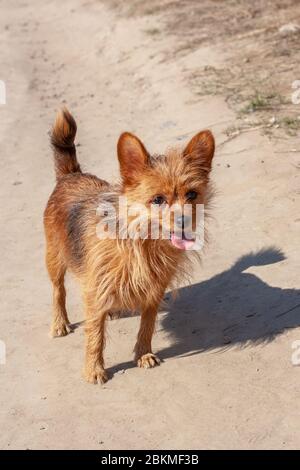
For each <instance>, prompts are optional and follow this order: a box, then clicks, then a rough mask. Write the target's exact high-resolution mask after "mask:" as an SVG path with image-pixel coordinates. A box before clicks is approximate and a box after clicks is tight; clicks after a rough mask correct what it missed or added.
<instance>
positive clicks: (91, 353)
mask: <svg viewBox="0 0 300 470" xmlns="http://www.w3.org/2000/svg"><path fill="white" fill-rule="evenodd" d="M107 313H108V312H103V313H101V314H99V315H98V314H97V317H91V316H89V315H88V316H87V320H86V329H85V333H86V356H85V370H84V375H85V378H86V380H87V381H88V382H90V383H93V384H97V383H99V384H103V383H105V382H106V381H107V375H106V372H105V369H104V359H103V350H104V346H105V321H106V316H107Z"/></svg>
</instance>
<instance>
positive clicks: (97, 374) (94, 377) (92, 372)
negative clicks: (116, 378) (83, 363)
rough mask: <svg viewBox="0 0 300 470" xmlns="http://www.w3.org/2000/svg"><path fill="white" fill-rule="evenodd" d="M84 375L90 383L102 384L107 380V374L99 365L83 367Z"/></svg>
mask: <svg viewBox="0 0 300 470" xmlns="http://www.w3.org/2000/svg"><path fill="white" fill-rule="evenodd" d="M84 377H85V380H86V381H87V382H89V383H90V384H99V385H103V384H105V382H107V381H108V377H107V374H106V372H105V370H104V369H102V368H101V367H100V366H99V367H96V368H94V369H85V372H84Z"/></svg>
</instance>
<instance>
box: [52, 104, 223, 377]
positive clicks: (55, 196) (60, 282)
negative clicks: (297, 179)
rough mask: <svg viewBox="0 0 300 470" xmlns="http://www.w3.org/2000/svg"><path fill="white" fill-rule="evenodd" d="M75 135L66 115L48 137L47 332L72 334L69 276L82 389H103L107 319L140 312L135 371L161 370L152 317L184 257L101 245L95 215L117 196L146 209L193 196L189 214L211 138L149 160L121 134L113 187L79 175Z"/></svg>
mask: <svg viewBox="0 0 300 470" xmlns="http://www.w3.org/2000/svg"><path fill="white" fill-rule="evenodd" d="M75 135H76V123H75V121H74V119H73V117H72V116H71V114H70V113H69V112H68V111H67V110H66V109H64V110H62V111H61V112H59V113H58V115H57V118H56V122H55V125H54V128H53V130H52V135H51V143H52V147H53V149H54V162H55V170H56V179H57V184H56V187H55V189H54V191H53V193H52V195H51V196H50V199H49V201H48V204H47V207H46V210H45V214H44V225H45V234H46V241H47V252H46V263H47V268H48V272H49V276H50V279H51V281H52V284H53V323H52V329H51V332H52V335H53V336H64V335H66V334H67V333H68V332H69V331H70V328H71V327H70V323H69V319H68V315H67V311H66V307H65V299H66V292H65V287H64V276H65V273H66V270H67V269H68V270H70V271H71V272H73V273H74V274H75V275H76V277H78V279H79V281H80V283H81V287H82V292H83V298H84V302H85V310H86V362H85V377H86V380H87V381H88V382H92V383H97V382H98V383H103V382H105V381H106V380H107V375H106V372H105V369H104V359H103V349H104V345H105V323H106V317H107V314H108V313H111V312H114V311H118V310H134V311H136V310H139V311H140V312H141V325H140V330H139V333H138V337H137V342H136V345H135V349H134V351H135V359H136V361H137V364H138V366H140V367H145V368H148V367H153V366H155V365H157V364H159V359H158V357H157V356H156V355H154V354H153V353H152V347H151V340H152V335H153V332H154V326H155V319H156V315H157V309H158V306H159V303H160V302H161V300H162V297H163V295H164V292H165V290H166V288H167V287H168V286H170V285H171V283H172V282H173V281H174V279H175V278H176V277H182V274H183V272H184V265H185V263H186V260H187V259H188V257H187V253H186V252H185V251H182V250H180V249H178V248H176V247H175V246H173V244H172V243H171V242H170V240H166V239H158V240H151V239H146V240H141V239H137V240H133V239H130V238H128V239H122V240H121V239H119V238H117V239H110V238H107V239H99V238H98V237H97V234H96V226H97V223H98V222H99V215H97V207H98V206H99V204H101V203H103V202H105V201H106V200H109V201H116V199H117V196H119V195H125V196H126V197H127V199H128V201H129V202H130V203H131V202H135V201H138V202H139V203H140V202H143V203H144V204H145V205H146V206H147V207H148V206H149V205H150V204H151V201H152V200H153V197H155V196H156V195H164V196H165V198H166V201H167V203H168V204H169V205H171V204H172V203H174V202H177V203H179V204H184V203H186V194H187V193H188V192H189V191H191V190H193V191H196V192H197V198H196V199H195V200H193V201H192V204H193V207H194V206H195V205H196V204H197V203H203V204H207V202H208V197H209V194H210V190H209V173H210V170H211V162H212V158H213V154H214V138H213V136H212V134H211V133H210V131H202V132H200V133H199V134H197V135H196V136H195V137H193V139H192V140H191V141H190V142H189V144H188V145H187V147H186V148H185V149H184V150H183V151H182V150H181V151H180V150H174V149H173V150H170V151H168V152H167V153H166V155H159V156H158V155H156V156H150V155H149V153H148V152H147V150H146V149H145V147H144V145H143V144H142V143H141V141H140V140H139V139H138V138H137V137H135V136H134V135H132V134H130V133H124V134H122V135H121V136H120V138H119V142H118V158H119V163H120V173H121V182H120V184H118V185H115V186H112V185H110V184H109V183H107V182H106V181H104V180H101V179H99V178H97V177H96V176H93V175H90V174H88V173H82V171H81V168H80V166H79V163H78V161H77V158H76V149H75V145H74V139H75Z"/></svg>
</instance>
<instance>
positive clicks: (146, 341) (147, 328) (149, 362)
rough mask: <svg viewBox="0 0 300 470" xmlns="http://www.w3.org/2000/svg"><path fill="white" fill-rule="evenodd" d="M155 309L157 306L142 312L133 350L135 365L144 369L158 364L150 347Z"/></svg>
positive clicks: (155, 314) (157, 359) (158, 361)
mask: <svg viewBox="0 0 300 470" xmlns="http://www.w3.org/2000/svg"><path fill="white" fill-rule="evenodd" d="M157 308H158V305H155V306H150V307H146V308H144V309H143V310H142V314H141V324H140V329H139V333H138V337H137V342H136V345H135V348H134V352H135V360H136V362H137V365H138V366H139V367H144V368H146V369H148V368H150V367H155V366H157V365H159V364H160V360H159V358H158V357H157V356H155V354H153V353H152V347H151V342H152V336H153V333H154V328H155V320H156V316H157Z"/></svg>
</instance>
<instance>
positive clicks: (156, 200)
mask: <svg viewBox="0 0 300 470" xmlns="http://www.w3.org/2000/svg"><path fill="white" fill-rule="evenodd" d="M165 202H166V199H165V198H164V196H155V197H154V198H153V199H152V204H157V205H159V206H161V205H162V204H164V203H165Z"/></svg>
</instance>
